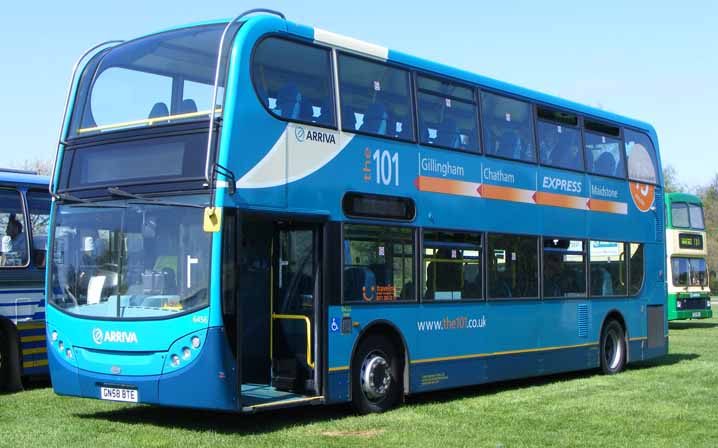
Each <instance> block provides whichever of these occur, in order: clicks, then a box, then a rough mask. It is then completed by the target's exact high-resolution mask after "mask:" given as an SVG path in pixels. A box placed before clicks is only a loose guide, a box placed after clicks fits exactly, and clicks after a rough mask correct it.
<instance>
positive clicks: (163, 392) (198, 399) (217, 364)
mask: <svg viewBox="0 0 718 448" xmlns="http://www.w3.org/2000/svg"><path fill="white" fill-rule="evenodd" d="M48 360H49V364H50V372H51V377H52V387H53V390H54V391H55V393H57V394H59V395H69V396H76V397H84V398H96V399H101V394H100V390H101V387H111V388H120V389H134V390H136V391H137V397H138V403H146V404H157V405H163V406H177V407H188V408H199V409H221V410H237V387H236V374H235V368H234V357H233V356H232V354H231V353H230V352H229V349H228V347H227V344H226V338H225V336H224V332H223V331H222V329H221V328H211V329H209V331H208V334H207V339H206V341H205V345H204V349H203V350H202V351H201V353H200V355H199V356H198V358H197V359H196V361H195V362H193V363H192V364H191V365H189V366H187V367H185V368H183V369H181V370H178V371H176V372H172V373H167V374H160V375H147V376H130V375H108V374H102V373H97V372H90V371H87V370H82V369H79V368H78V367H76V366H74V365H72V364H70V363H68V362H67V361H66V360H64V359H62V353H61V352H59V351H57V350H52V349H51V350H48Z"/></svg>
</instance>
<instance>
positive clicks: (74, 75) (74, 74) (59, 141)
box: [48, 40, 124, 198]
mask: <svg viewBox="0 0 718 448" xmlns="http://www.w3.org/2000/svg"><path fill="white" fill-rule="evenodd" d="M122 42H124V41H123V40H107V41H105V42H101V43H99V44H96V45H93V46H92V47H90V48H88V49H87V50H85V52H84V53H82V55H81V56H80V57H79V58H78V59H77V61H76V62H75V65H73V66H72V76H71V77H70V85H69V87H68V88H67V95H66V96H65V107H64V112H63V113H62V124H61V125H60V132H58V136H57V149H56V150H55V161H54V163H53V164H52V173H51V174H50V185H49V186H48V190H49V191H50V195H51V196H52V197H53V198H57V194H56V193H55V188H54V187H55V169H56V168H57V159H58V157H59V155H60V145H61V144H63V141H62V131H63V130H64V129H65V121H66V120H67V108H68V107H69V106H70V95H72V88H73V87H74V86H75V79H76V78H77V69H78V68H79V67H80V64H81V63H82V61H84V60H85V58H86V57H87V56H88V55H89V54H90V53H92V52H93V51H95V50H97V49H98V48H102V47H105V46H107V45H117V44H121V43H122Z"/></svg>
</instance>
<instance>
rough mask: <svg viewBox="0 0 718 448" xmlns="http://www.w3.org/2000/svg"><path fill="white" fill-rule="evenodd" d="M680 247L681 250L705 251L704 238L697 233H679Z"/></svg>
mask: <svg viewBox="0 0 718 448" xmlns="http://www.w3.org/2000/svg"><path fill="white" fill-rule="evenodd" d="M678 246H679V247H680V248H681V249H695V250H702V249H703V236H702V235H699V234H695V233H679V234H678Z"/></svg>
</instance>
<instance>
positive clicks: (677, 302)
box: [676, 300, 682, 308]
mask: <svg viewBox="0 0 718 448" xmlns="http://www.w3.org/2000/svg"><path fill="white" fill-rule="evenodd" d="M681 305H682V304H681V301H680V300H676V308H680V307H681Z"/></svg>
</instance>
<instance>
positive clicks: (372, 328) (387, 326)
mask: <svg viewBox="0 0 718 448" xmlns="http://www.w3.org/2000/svg"><path fill="white" fill-rule="evenodd" d="M372 334H380V335H383V336H388V337H389V338H391V339H393V340H394V342H397V343H398V346H399V347H400V349H401V351H402V353H401V355H402V358H403V363H404V365H403V366H402V377H403V381H402V382H403V387H404V392H403V395H407V394H409V365H410V363H409V359H410V356H409V346H408V344H407V343H406V338H405V337H404V334H403V333H402V332H401V330H400V329H399V327H397V326H396V324H394V323H393V322H391V321H388V320H386V319H377V320H373V321H371V322H370V323H369V324H368V325H366V326H365V327H363V328H362V329H361V331H360V332H359V335H358V336H357V338H356V339H355V340H354V344H353V345H352V351H351V357H350V358H349V386H350V387H349V399H351V398H352V384H351V381H352V372H353V371H354V355H355V354H356V351H357V348H358V347H359V344H360V343H361V342H362V341H363V340H364V339H365V338H367V337H368V336H370V335H372Z"/></svg>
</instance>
